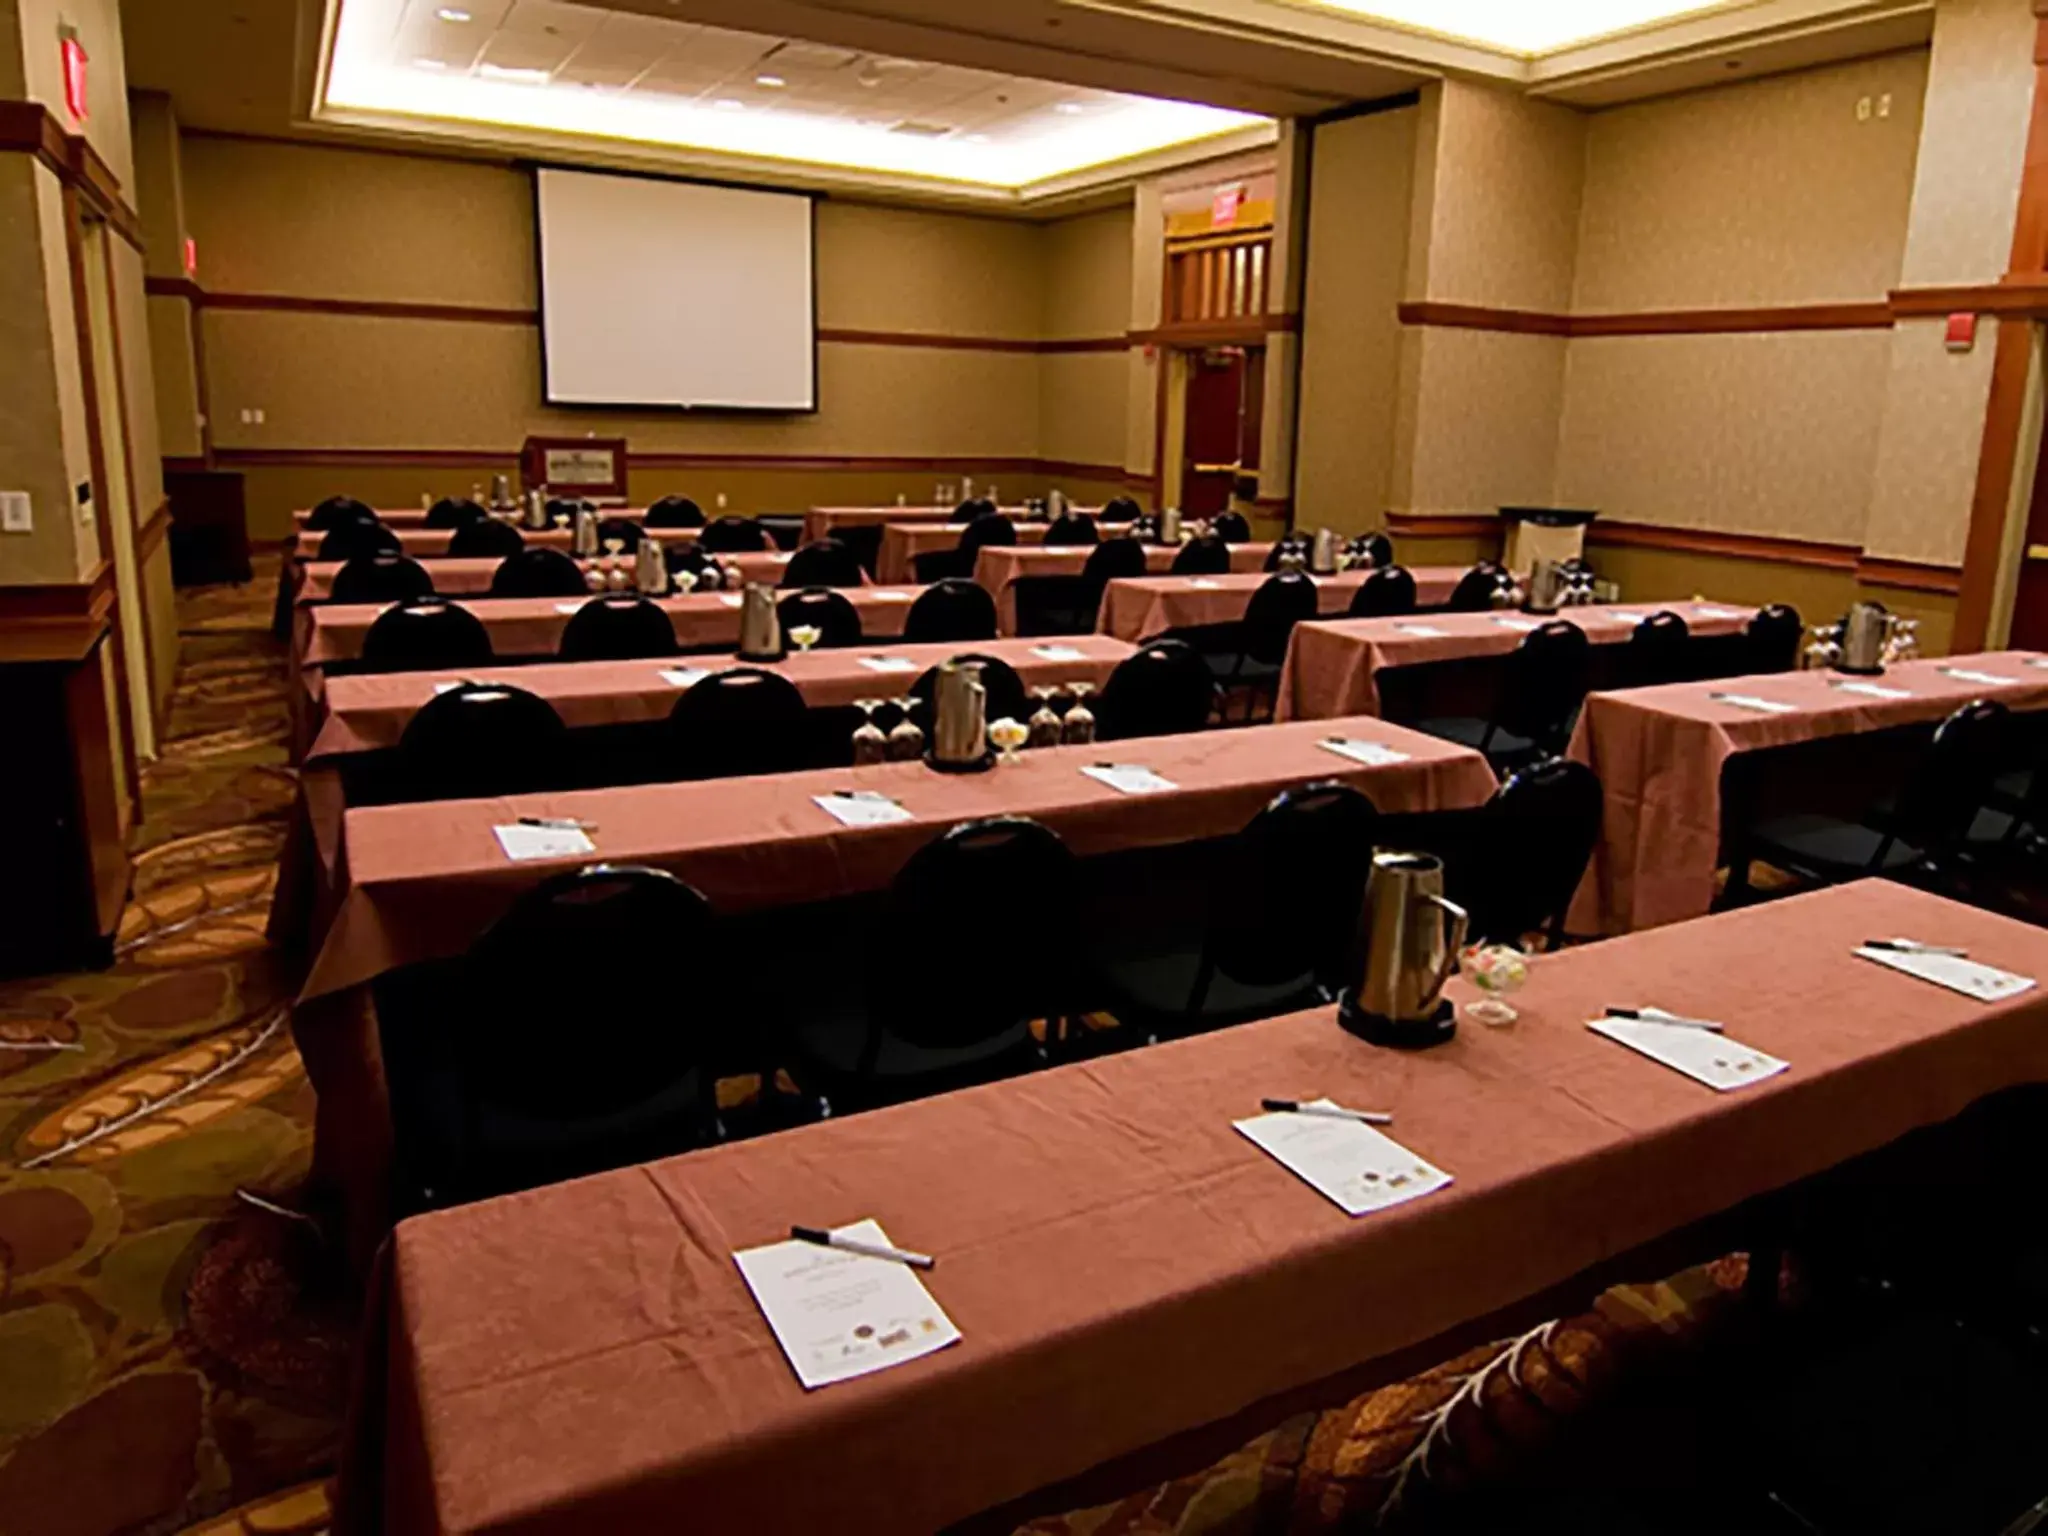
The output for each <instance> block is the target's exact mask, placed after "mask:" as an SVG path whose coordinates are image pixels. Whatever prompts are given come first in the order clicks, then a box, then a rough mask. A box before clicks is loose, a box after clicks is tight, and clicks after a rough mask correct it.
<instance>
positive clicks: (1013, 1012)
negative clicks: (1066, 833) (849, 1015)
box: [866, 817, 1079, 1061]
mask: <svg viewBox="0 0 2048 1536" xmlns="http://www.w3.org/2000/svg"><path fill="white" fill-rule="evenodd" d="M1078 884H1079V877H1078V874H1077V871H1076V867H1075V862H1074V856H1073V855H1072V854H1071V853H1070V852H1068V850H1067V846H1066V844H1064V843H1063V842H1061V841H1060V839H1059V837H1058V836H1057V835H1056V834H1054V833H1053V832H1051V831H1050V830H1048V829H1047V828H1045V827H1043V826H1041V825H1040V824H1039V823H1037V822H1035V821H1030V820H1027V819H1024V818H1022V817H998V818H995V819H992V820H988V821H969V822H963V823H962V824H960V825H959V826H956V827H954V828H952V829H951V830H950V831H948V832H946V833H945V834H944V835H943V836H941V837H937V838H934V839H933V840H932V841H931V842H929V843H926V844H925V845H924V847H922V848H920V849H918V851H917V852H916V853H914V854H912V855H911V856H910V859H909V861H908V862H907V863H905V864H904V866H903V868H902V870H901V871H900V872H899V873H898V874H897V876H896V879H895V881H894V882H893V883H892V884H891V885H890V887H889V895H888V900H887V902H886V903H885V923H886V926H885V927H884V928H883V930H882V931H883V932H886V933H928V934H942V933H952V934H958V935H960V942H957V943H954V942H942V943H934V944H926V945H924V946H922V947H921V949H920V950H919V952H918V954H917V955H916V956H915V957H914V958H906V957H904V956H902V955H898V954H893V953H886V952H885V951H886V949H887V946H877V947H876V949H877V952H876V953H875V955H874V967H873V970H872V971H871V973H870V976H869V981H868V995H869V998H870V1000H871V1004H872V1008H873V1012H874V1016H875V1017H876V1018H877V1020H879V1021H882V1022H885V1023H886V1025H887V1027H888V1028H889V1030H890V1031H891V1032H892V1033H894V1034H897V1035H900V1036H901V1037H902V1038H904V1039H905V1040H908V1041H909V1042H910V1043H911V1044H913V1045H916V1046H919V1047H922V1048H924V1049H926V1050H943V1049H949V1048H966V1047H970V1046H975V1045H981V1044H984V1043H985V1042H988V1041H991V1040H994V1039H996V1038H997V1037H999V1036H1001V1035H1004V1034H1007V1033H1010V1032H1012V1031H1016V1030H1020V1029H1021V1027H1022V1026H1024V1025H1025V1024H1027V1023H1029V1022H1030V1021H1031V1020H1033V1019H1039V1018H1048V1017H1052V1016H1055V1015H1057V1014H1059V1013H1061V1012H1063V1011H1064V1010H1065V1009H1066V1008H1067V1007H1068V1006H1069V1003H1070V999H1071V994H1072V981H1071V977H1072V975H1073V969H1074V959H1073V952H1074V950H1075V946H1074V945H1071V944H1062V943H1045V944H1038V943H1022V942H1020V941H1019V938H1018V936H1019V935H1023V934H1029V933H1033V932H1038V931H1042V929H1043V925H1044V923H1045V920H1046V914H1048V913H1052V912H1071V911H1073V910H1075V908H1074V905H1073V903H1074V901H1075V899H1076V896H1077V892H1078ZM963 912H972V913H973V914H974V919H973V923H972V926H971V930H969V931H968V932H966V933H962V930H961V928H960V914H961V913H963ZM984 936H985V937H984ZM877 1044H878V1042H877V1041H875V1040H874V1039H872V1038H871V1040H870V1042H869V1046H868V1051H867V1053H866V1054H867V1056H868V1058H869V1060H870V1061H871V1060H872V1056H873V1053H874V1050H875V1047H876V1045H877Z"/></svg>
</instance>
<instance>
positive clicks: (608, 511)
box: [292, 507, 708, 539]
mask: <svg viewBox="0 0 2048 1536" xmlns="http://www.w3.org/2000/svg"><path fill="white" fill-rule="evenodd" d="M376 513H377V521H378V522H380V523H382V524H383V525H384V526H385V527H387V528H389V529H390V530H391V531H392V532H393V533H399V532H402V531H403V530H405V529H407V528H418V529H424V528H425V527H426V526H427V509H426V508H425V507H378V508H377V509H376ZM707 515H708V514H707ZM312 516H313V511H312V508H310V507H300V508H299V509H298V510H297V511H296V512H294V513H292V526H293V527H294V528H296V529H298V531H299V533H300V534H301V535H302V536H303V535H304V534H305V533H306V523H307V522H308V520H309V519H311V517H312ZM598 516H600V517H629V518H631V519H633V520H634V521H635V522H638V521H639V520H640V519H642V518H644V517H646V516H647V509H646V508H645V507H601V508H599V509H598ZM521 531H522V532H523V531H524V530H523V529H522V530H521ZM681 531H682V530H681V529H676V528H671V529H668V530H667V532H668V533H680V532H681ZM312 537H313V538H315V539H318V538H319V535H318V534H317V533H316V534H314V535H312Z"/></svg>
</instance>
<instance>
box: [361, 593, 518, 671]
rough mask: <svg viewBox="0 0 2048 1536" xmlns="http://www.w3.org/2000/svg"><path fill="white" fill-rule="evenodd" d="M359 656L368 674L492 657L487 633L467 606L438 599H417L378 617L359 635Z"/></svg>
mask: <svg viewBox="0 0 2048 1536" xmlns="http://www.w3.org/2000/svg"><path fill="white" fill-rule="evenodd" d="M362 659H363V667H364V670H366V671H370V672H427V671H438V670H440V669H442V668H445V667H474V666H483V665H487V664H488V663H489V662H490V660H491V632H490V631H489V630H487V629H485V628H484V621H483V620H482V619H480V618H478V617H477V616H476V615H475V614H473V613H471V612H470V611H469V610H468V609H467V608H458V607H456V606H455V605H454V604H453V603H449V602H444V601H442V600H441V599H440V598H433V597H430V598H423V599H416V600H414V601H411V602H404V603H400V604H399V605H398V606H397V607H396V608H389V609H386V610H385V611H384V612H383V613H380V614H378V615H377V619H376V622H375V623H373V624H372V625H371V626H370V629H369V633H368V634H366V635H364V636H363V657H362Z"/></svg>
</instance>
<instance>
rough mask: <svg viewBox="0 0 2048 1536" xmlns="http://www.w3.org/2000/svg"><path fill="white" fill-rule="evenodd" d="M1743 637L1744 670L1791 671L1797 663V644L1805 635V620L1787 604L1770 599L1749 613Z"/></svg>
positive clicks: (1795, 609) (1755, 671)
mask: <svg viewBox="0 0 2048 1536" xmlns="http://www.w3.org/2000/svg"><path fill="white" fill-rule="evenodd" d="M1743 638H1744V640H1745V641H1746V644H1745V646H1744V651H1745V658H1744V663H1743V668H1742V670H1743V672H1744V673H1745V674H1760V673H1766V672H1793V671H1796V670H1798V667H1799V647H1800V642H1801V641H1803V640H1804V639H1805V638H1806V621H1805V620H1804V619H1802V618H1800V617H1799V610H1798V609H1797V608H1794V607H1792V606H1791V605H1790V604H1787V603H1772V604H1771V605H1770V606H1768V607H1765V608H1759V609H1758V610H1757V611H1756V613H1755V614H1753V615H1752V616H1751V617H1750V621H1749V626H1748V628H1747V629H1745V630H1744V631H1743Z"/></svg>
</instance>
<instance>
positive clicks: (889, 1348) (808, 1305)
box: [732, 1221, 960, 1390]
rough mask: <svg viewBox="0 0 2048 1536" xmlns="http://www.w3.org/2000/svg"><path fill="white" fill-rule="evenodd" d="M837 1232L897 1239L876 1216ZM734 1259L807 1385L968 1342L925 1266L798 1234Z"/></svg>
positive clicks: (863, 1372) (866, 1238)
mask: <svg viewBox="0 0 2048 1536" xmlns="http://www.w3.org/2000/svg"><path fill="white" fill-rule="evenodd" d="M833 1230H834V1231H835V1232H837V1233H839V1234H842V1235H844V1236H846V1237H857V1238H859V1239H861V1240H862V1241H863V1242H869V1243H880V1244H884V1245H886V1244H888V1242H889V1234H888V1233H886V1232H884V1231H883V1230H882V1226H881V1223H880V1222H876V1221H857V1222H855V1223H854V1224H853V1225H852V1226H848V1227H835V1228H834V1229H833ZM732 1258H733V1262H734V1263H735V1264H737V1265H739V1268H740V1275H741V1276H742V1277H743V1278H744V1279H745V1280H746V1282H747V1289H748V1290H750V1291H752V1292H753V1293H754V1303H755V1305H756V1306H758V1307H760V1309H761V1315H762V1316H763V1317H765V1318H767V1319H768V1326H769V1328H770V1329H771V1330H773V1332H774V1334H775V1342H776V1343H778V1344H780V1345H781V1346H782V1352H783V1354H784V1355H786V1356H787V1357H788V1358H789V1363H790V1367H791V1369H793V1370H794V1371H795V1372H796V1379H797V1380H798V1381H800V1382H802V1383H803V1384H804V1387H805V1389H806V1390H812V1389H815V1388H818V1387H829V1386H831V1385H832V1383H833V1382H835V1381H851V1380H852V1379H853V1378H854V1377H856V1376H865V1375H867V1374H868V1373H869V1372H871V1371H883V1370H887V1369H888V1368H889V1367H890V1366H892V1365H902V1364H903V1363H904V1362H905V1361H909V1360H915V1359H917V1358H919V1357H920V1356H923V1355H929V1354H931V1353H933V1352H934V1351H935V1350H941V1349H944V1348H945V1347H946V1346H947V1345H948V1344H957V1343H958V1342H959V1341H960V1330H959V1329H958V1328H956V1327H954V1326H953V1320H952V1319H951V1318H949V1317H948V1316H946V1314H945V1311H944V1310H943V1309H942V1308H941V1307H940V1306H939V1304H938V1302H936V1301H934V1300H933V1299H932V1293H931V1292H930V1291H928V1290H926V1289H925V1288H924V1282H923V1281H922V1280H920V1279H919V1278H918V1276H917V1271H916V1270H914V1269H912V1268H911V1267H910V1266H909V1265H907V1264H899V1263H897V1262H896V1261H895V1260H894V1259H871V1258H868V1257H867V1256H866V1255H865V1254H859V1253H846V1252H844V1251H842V1250H841V1249H838V1248H826V1247H823V1246H821V1245H819V1244H817V1243H806V1242H800V1241H797V1240H796V1239H791V1240H790V1241H789V1242H786V1243H770V1244H768V1245H767V1246H766V1247H762V1248H747V1249H743V1250H741V1251H740V1252H738V1253H736V1254H734V1255H733V1256H732Z"/></svg>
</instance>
